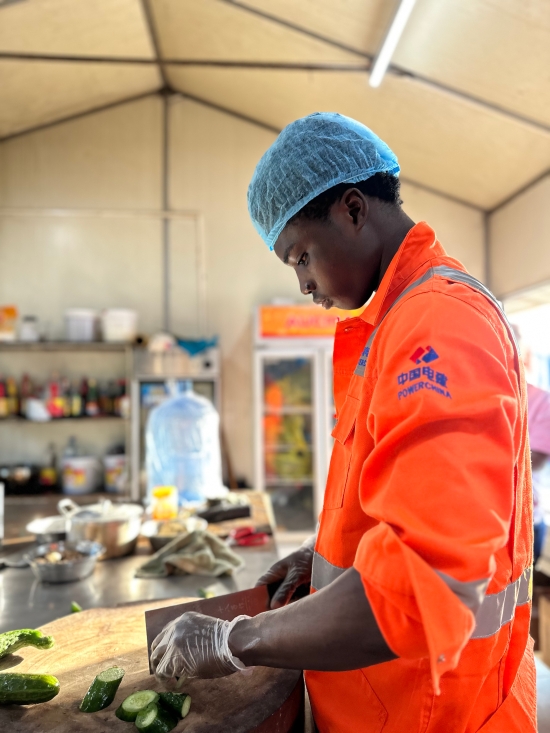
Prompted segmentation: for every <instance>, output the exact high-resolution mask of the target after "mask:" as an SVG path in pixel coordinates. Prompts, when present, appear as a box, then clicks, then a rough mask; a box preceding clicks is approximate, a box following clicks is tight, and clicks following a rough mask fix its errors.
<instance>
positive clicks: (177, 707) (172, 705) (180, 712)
mask: <svg viewBox="0 0 550 733" xmlns="http://www.w3.org/2000/svg"><path fill="white" fill-rule="evenodd" d="M160 703H161V705H162V707H163V708H165V709H166V710H169V711H171V712H173V713H175V714H176V715H177V716H178V718H185V716H186V715H187V713H188V712H189V708H190V707H191V697H190V696H189V695H186V694H185V693H184V692H161V693H160Z"/></svg>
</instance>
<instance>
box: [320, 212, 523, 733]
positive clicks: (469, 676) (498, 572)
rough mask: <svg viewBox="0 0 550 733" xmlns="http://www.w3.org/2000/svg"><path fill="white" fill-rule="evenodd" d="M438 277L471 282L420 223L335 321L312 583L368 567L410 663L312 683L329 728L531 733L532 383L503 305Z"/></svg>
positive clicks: (344, 731)
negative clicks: (330, 420)
mask: <svg viewBox="0 0 550 733" xmlns="http://www.w3.org/2000/svg"><path fill="white" fill-rule="evenodd" d="M442 267H443V268H444V267H447V268H454V270H455V271H456V270H459V271H460V272H461V273H465V270H464V268H463V266H462V265H461V264H460V263H459V262H457V261H456V260H453V259H451V258H450V257H448V256H447V255H446V254H445V251H444V250H443V248H442V246H441V245H440V243H439V242H438V241H437V239H436V236H435V233H434V231H433V230H432V229H431V228H430V227H429V226H428V225H427V224H426V223H424V222H421V223H419V224H417V225H416V226H415V227H413V229H411V231H410V232H409V234H408V235H407V237H406V238H405V240H404V242H403V244H402V245H401V247H400V249H399V251H398V252H397V254H396V255H395V257H394V258H393V260H392V262H391V264H390V267H389V268H388V270H387V272H386V274H385V276H384V278H383V280H382V282H381V284H380V287H379V289H378V291H377V293H376V295H375V296H374V297H373V299H372V300H371V302H370V303H369V305H368V306H367V308H366V309H365V311H364V312H363V313H362V314H361V316H360V317H357V318H351V319H347V320H345V321H343V322H341V323H339V324H338V327H337V331H336V338H335V344H334V392H335V403H336V409H337V414H338V423H337V425H336V427H335V429H334V432H333V436H334V438H335V445H334V450H333V454H332V458H331V464H330V470H329V476H328V481H327V488H326V494H325V500H324V506H323V511H322V513H321V516H320V526H319V531H318V536H317V543H316V547H315V551H316V552H315V559H314V564H313V578H312V586H313V588H314V589H316V590H319V589H320V588H322V587H325V586H326V585H327V584H328V583H330V582H331V581H332V580H335V579H336V577H338V575H339V574H341V573H342V572H344V570H345V569H346V568H349V567H351V566H353V567H355V568H356V570H357V571H358V572H359V573H360V575H361V578H362V580H363V584H364V588H365V593H366V595H367V597H368V600H369V602H370V604H371V607H372V610H373V612H374V615H375V617H376V620H377V622H378V625H379V627H380V630H381V631H382V634H383V636H384V638H385V639H386V642H387V644H388V645H389V647H390V648H391V649H392V650H393V651H394V652H395V654H396V655H398V659H396V660H393V661H390V662H386V663H384V664H378V665H374V666H371V667H367V668H365V669H361V670H355V671H350V672H314V671H308V672H306V682H307V686H308V691H309V694H310V698H311V702H312V708H313V712H314V717H315V721H316V724H317V726H318V728H319V731H320V733H359V732H360V731H364V732H365V733H379V732H380V731H384V733H474V731H483V732H484V733H515V732H516V731H517V732H519V731H521V732H522V733H529V731H535V730H536V713H535V669H534V659H533V647H532V640H531V638H530V637H529V622H530V611H531V603H530V597H531V588H530V580H531V563H532V543H533V537H532V519H531V516H532V498H531V475H530V454H529V445H528V439H527V419H526V387H525V380H524V376H523V371H522V366H521V364H520V360H519V358H518V354H517V349H516V347H515V345H514V342H513V340H512V337H511V334H510V331H509V328H508V327H507V325H506V324H505V321H504V319H503V316H502V315H501V313H499V311H498V308H497V306H496V305H495V304H493V303H491V301H490V299H489V298H488V297H487V296H486V295H483V294H482V293H481V292H479V291H478V290H476V289H474V288H472V287H471V286H470V285H468V284H465V283H464V282H457V281H453V280H452V278H449V277H445V276H443V275H441V274H438V271H437V270H434V269H431V268H440V269H441V268H442ZM459 274H460V273H459ZM423 275H424V276H425V278H424V280H425V281H424V282H421V283H420V284H417V285H416V286H415V287H413V288H412V289H411V290H410V291H408V292H407V293H406V294H405V295H403V297H402V298H401V299H400V300H399V302H398V303H395V301H396V300H397V299H398V297H399V296H400V295H401V294H402V293H403V292H404V291H405V290H406V289H407V288H408V287H409V286H410V285H411V283H416V282H417V281H418V279H419V278H421V276H423ZM465 277H466V278H468V277H469V276H468V275H466V276H465ZM394 303H395V306H394V307H393V308H392V309H391V311H389V312H388V310H389V308H390V307H391V306H392V305H393V304H394ZM386 315H387V317H385V316H386ZM383 318H384V321H383V323H382V325H381V326H380V328H379V329H378V331H377V333H376V338H374V340H373V341H372V343H371V344H370V345H369V346H370V351H369V350H368V347H365V345H366V343H367V340H368V339H369V336H370V335H371V334H372V333H373V330H374V329H375V328H376V327H377V326H379V325H380V323H381V321H382V319H383ZM367 355H368V358H367Z"/></svg>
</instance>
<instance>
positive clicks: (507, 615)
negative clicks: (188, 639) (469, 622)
mask: <svg viewBox="0 0 550 733" xmlns="http://www.w3.org/2000/svg"><path fill="white" fill-rule="evenodd" d="M532 572H533V569H532V568H527V570H524V571H523V573H522V574H521V575H520V576H519V578H518V579H517V580H516V581H515V583H510V585H507V586H506V588H504V590H501V591H500V592H499V593H491V594H490V595H487V596H485V598H484V599H483V603H482V604H481V607H480V609H479V611H478V612H477V614H476V627H475V629H474V633H473V634H472V636H471V638H472V639H485V638H486V637H488V636H493V634H496V633H497V631H499V629H501V628H502V627H503V626H504V625H505V624H507V623H509V622H510V621H511V620H512V619H513V618H514V614H515V612H516V608H517V606H523V605H524V604H525V603H529V601H530V600H531V593H530V590H531V588H530V586H531V575H532Z"/></svg>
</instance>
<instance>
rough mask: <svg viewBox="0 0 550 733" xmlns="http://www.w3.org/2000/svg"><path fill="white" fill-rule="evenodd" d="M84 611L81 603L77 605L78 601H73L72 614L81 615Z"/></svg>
mask: <svg viewBox="0 0 550 733" xmlns="http://www.w3.org/2000/svg"><path fill="white" fill-rule="evenodd" d="M80 611H82V606H81V605H80V603H77V602H76V601H71V613H80Z"/></svg>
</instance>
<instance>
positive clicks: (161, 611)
mask: <svg viewBox="0 0 550 733" xmlns="http://www.w3.org/2000/svg"><path fill="white" fill-rule="evenodd" d="M269 601H270V589H269V588H268V586H267V585H259V586H258V587H257V588H251V589H250V590H241V591H238V592H237V593H227V594H226V595H223V596H216V598H205V599H201V600H197V601H189V602H188V603H177V604H176V605H174V606H164V607H163V608H154V609H152V610H150V611H145V629H146V632H147V655H148V659H149V671H150V673H151V674H152V673H153V670H152V669H151V644H152V643H153V641H154V639H155V638H156V637H157V636H158V635H159V634H160V632H161V631H162V630H163V628H164V627H165V626H166V624H169V623H170V621H173V620H174V619H176V618H178V616H181V615H182V613H187V612H188V611H195V612H196V613H204V614H205V615H206V616H214V617H215V618H221V619H223V620H224V621H232V620H233V619H234V618H236V617H237V616H257V615H258V614H259V613H263V612H264V611H268V610H269Z"/></svg>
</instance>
